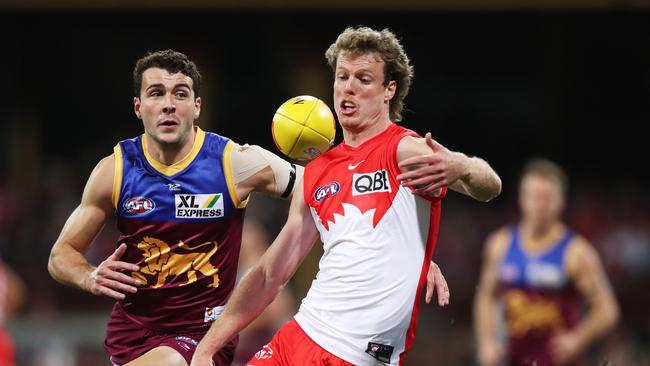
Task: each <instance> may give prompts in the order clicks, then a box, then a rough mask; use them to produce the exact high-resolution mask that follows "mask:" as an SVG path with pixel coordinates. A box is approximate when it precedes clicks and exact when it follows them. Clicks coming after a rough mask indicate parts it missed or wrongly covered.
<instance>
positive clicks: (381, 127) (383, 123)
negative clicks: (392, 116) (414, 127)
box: [343, 119, 393, 147]
mask: <svg viewBox="0 0 650 366" xmlns="http://www.w3.org/2000/svg"><path fill="white" fill-rule="evenodd" d="M392 123H393V122H391V121H390V120H389V119H385V120H380V121H377V122H374V123H368V124H365V125H362V126H361V127H360V128H355V129H348V128H345V127H343V141H345V143H346V145H349V146H352V147H359V145H361V144H363V143H364V142H366V141H368V140H370V139H371V138H373V137H375V136H377V135H379V134H380V133H382V132H384V131H386V129H387V128H388V127H390V125H391V124H392Z"/></svg>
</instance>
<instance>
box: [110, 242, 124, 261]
mask: <svg viewBox="0 0 650 366" xmlns="http://www.w3.org/2000/svg"><path fill="white" fill-rule="evenodd" d="M124 252H126V244H124V243H122V244H120V246H119V247H117V249H115V251H114V252H113V254H111V255H110V256H109V257H108V259H109V260H114V261H116V260H118V259H120V258H121V257H122V255H123V254H124Z"/></svg>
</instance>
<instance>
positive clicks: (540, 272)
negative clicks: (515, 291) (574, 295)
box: [499, 225, 574, 290]
mask: <svg viewBox="0 0 650 366" xmlns="http://www.w3.org/2000/svg"><path fill="white" fill-rule="evenodd" d="M573 236H574V233H573V232H572V231H571V230H567V231H566V233H565V235H564V236H563V237H562V239H560V240H559V241H558V242H557V243H556V244H555V245H553V246H552V247H551V248H550V249H548V250H547V251H545V252H542V253H540V254H536V255H529V254H527V253H526V252H525V251H524V250H523V248H522V245H521V235H520V231H519V227H518V226H517V225H514V226H513V227H512V239H511V240H510V246H509V248H508V252H507V253H506V256H505V258H504V259H503V261H502V263H501V266H500V268H499V278H500V280H501V282H502V283H503V284H505V285H508V286H516V287H524V288H530V289H539V290H556V289H559V288H562V287H564V286H565V285H566V283H567V281H568V274H567V272H566V270H565V267H564V257H565V253H566V249H567V247H568V245H569V243H570V242H571V239H573Z"/></svg>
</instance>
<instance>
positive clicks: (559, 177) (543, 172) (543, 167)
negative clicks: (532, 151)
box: [520, 158, 569, 195]
mask: <svg viewBox="0 0 650 366" xmlns="http://www.w3.org/2000/svg"><path fill="white" fill-rule="evenodd" d="M527 175H536V176H540V177H543V178H548V179H555V180H556V181H557V182H558V183H559V184H560V188H561V189H562V193H564V195H566V194H567V191H568V188H569V180H568V178H567V175H566V173H565V172H564V169H562V167H560V166H559V165H558V164H557V163H555V162H553V161H551V160H548V159H544V158H534V159H531V160H529V161H528V162H527V163H526V165H524V169H523V170H522V172H521V179H523V178H524V177H525V176H527ZM521 179H520V181H521Z"/></svg>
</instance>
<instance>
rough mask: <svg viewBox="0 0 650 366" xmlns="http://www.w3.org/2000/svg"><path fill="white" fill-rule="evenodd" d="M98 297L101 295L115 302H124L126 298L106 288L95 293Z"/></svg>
mask: <svg viewBox="0 0 650 366" xmlns="http://www.w3.org/2000/svg"><path fill="white" fill-rule="evenodd" d="M97 294H98V295H103V296H108V297H110V298H113V299H115V300H124V299H125V298H126V295H124V294H123V293H120V292H117V291H114V290H112V289H110V288H108V287H101V288H99V289H98V291H97Z"/></svg>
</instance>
